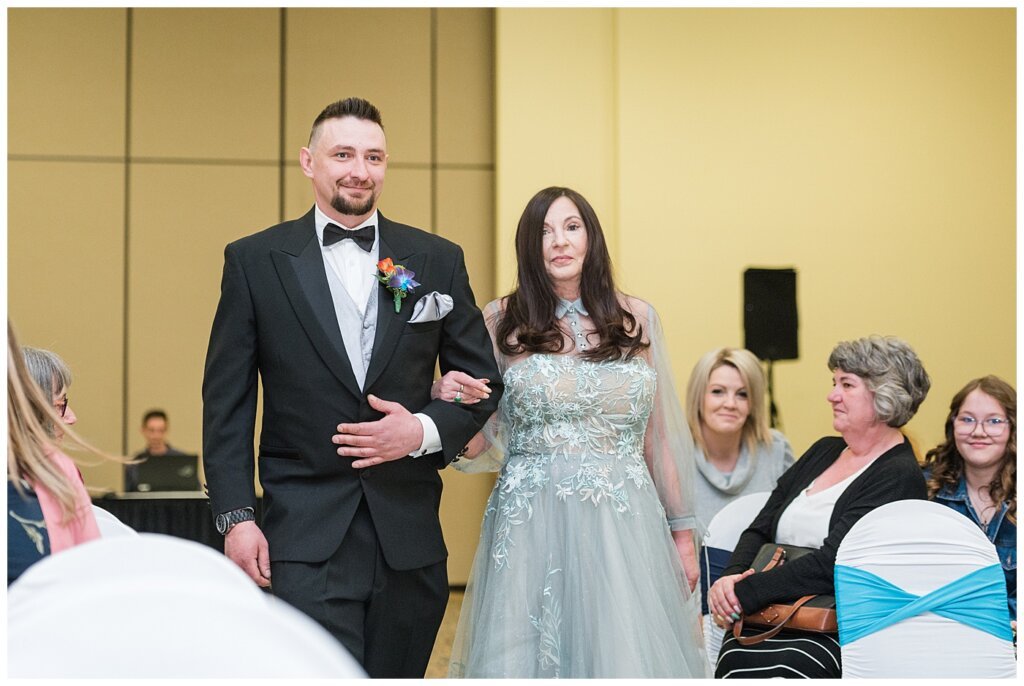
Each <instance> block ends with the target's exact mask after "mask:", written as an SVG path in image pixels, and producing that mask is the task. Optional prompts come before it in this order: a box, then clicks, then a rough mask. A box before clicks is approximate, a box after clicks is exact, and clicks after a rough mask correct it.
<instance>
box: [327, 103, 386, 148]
mask: <svg viewBox="0 0 1024 686" xmlns="http://www.w3.org/2000/svg"><path fill="white" fill-rule="evenodd" d="M342 117H355V118H356V119H365V120H366V121H372V122H373V123H374V124H376V125H377V126H379V127H380V128H381V129H383V128H384V122H383V121H382V120H381V117H380V110H378V109H377V108H376V107H375V106H374V104H373V103H371V102H370V101H369V100H364V99H363V98H345V99H344V100H338V101H337V102H332V103H331V104H330V105H328V106H327V107H325V108H324V109H323V111H322V112H321V113H320V114H318V115H317V116H316V119H314V120H313V127H312V128H311V129H310V130H309V144H312V143H313V139H314V138H316V133H317V131H318V130H319V128H320V125H321V124H322V123H324V122H325V121H327V120H328V119H341V118H342Z"/></svg>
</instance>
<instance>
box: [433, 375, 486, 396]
mask: <svg viewBox="0 0 1024 686" xmlns="http://www.w3.org/2000/svg"><path fill="white" fill-rule="evenodd" d="M488 383H490V379H474V378H473V377H472V376H470V375H469V374H466V373H465V372H460V371H455V370H452V371H450V372H448V373H447V374H445V375H444V376H442V377H441V378H440V379H438V380H437V381H435V382H434V383H433V385H432V386H431V387H430V397H431V398H432V399H434V400H439V399H440V400H445V401H447V402H450V403H451V402H454V403H461V404H463V405H473V404H476V403H478V402H480V401H481V400H484V399H486V398H489V397H490V395H491V387H490V386H488V385H487V384H488Z"/></svg>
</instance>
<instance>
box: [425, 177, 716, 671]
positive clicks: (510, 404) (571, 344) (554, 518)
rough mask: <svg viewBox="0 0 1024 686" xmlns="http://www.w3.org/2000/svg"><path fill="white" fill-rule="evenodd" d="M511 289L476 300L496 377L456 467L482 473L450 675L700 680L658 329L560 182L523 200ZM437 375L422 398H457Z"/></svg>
mask: <svg viewBox="0 0 1024 686" xmlns="http://www.w3.org/2000/svg"><path fill="white" fill-rule="evenodd" d="M516 254H517V258H518V262H519V268H518V284H517V288H516V290H515V291H514V292H513V293H511V294H510V295H508V296H507V297H505V298H502V299H500V300H497V301H494V302H492V303H490V304H489V305H487V306H486V307H485V309H484V316H485V320H486V322H487V325H488V328H489V331H490V333H491V338H492V340H493V341H495V342H496V343H495V354H496V357H497V358H498V363H499V368H500V369H501V372H502V377H503V379H504V382H505V394H504V396H503V398H502V401H501V405H500V409H499V411H498V413H497V414H496V415H495V416H494V417H493V418H492V420H491V422H490V423H489V425H488V428H487V429H486V430H485V432H483V433H481V434H479V435H478V436H477V437H475V438H474V439H473V441H472V442H471V443H470V445H469V446H467V448H466V451H465V458H470V459H462V460H460V461H458V463H457V464H456V465H455V466H456V468H458V469H461V470H462V471H467V472H469V471H484V470H492V471H494V470H500V475H499V477H498V480H497V482H496V484H495V487H494V491H493V492H492V493H491V496H490V499H489V501H488V503H487V507H486V510H485V514H484V521H483V527H482V531H481V534H480V544H479V548H478V550H477V554H476V558H475V561H474V564H473V571H472V574H471V578H470V581H469V584H468V586H467V589H466V595H465V599H464V601H463V606H462V615H461V616H460V618H459V627H458V630H457V634H456V638H455V644H454V646H453V650H452V655H451V667H450V672H449V674H450V676H452V677H470V678H496V677H515V678H532V677H541V678H545V677H550V678H555V677H561V678H587V677H598V678H614V677H632V678H644V677H701V678H706V677H709V676H710V674H709V671H708V669H709V667H708V663H707V659H706V658H705V655H704V648H703V639H702V638H701V633H700V615H699V612H700V599H699V597H698V593H695V591H694V588H695V587H696V583H697V576H698V573H699V570H698V564H697V557H696V551H695V547H694V540H693V529H694V528H695V526H696V523H695V518H694V499H693V484H694V479H695V471H694V467H693V462H692V459H693V457H692V445H693V443H692V440H691V438H690V434H689V431H688V429H687V426H686V421H685V419H684V417H683V415H682V412H681V409H680V407H679V402H678V399H677V395H676V393H675V389H674V388H673V383H672V373H671V370H670V369H669V366H668V360H667V358H666V351H665V349H664V343H663V341H662V338H661V327H660V325H659V322H658V318H657V315H656V314H655V312H654V309H653V308H652V307H651V306H650V305H649V304H648V303H646V302H644V301H642V300H640V299H638V298H633V297H629V296H626V295H623V294H622V293H620V292H618V291H617V290H616V289H615V287H614V283H613V281H612V276H611V264H610V259H609V256H608V250H607V247H606V245H605V241H604V236H603V234H602V232H601V226H600V224H599V222H598V219H597V216H596V215H595V213H594V211H593V209H592V208H591V206H590V204H589V203H588V202H587V201H586V200H585V199H584V198H583V197H582V196H580V195H579V194H578V193H576V192H575V191H572V190H570V189H567V188H547V189H544V190H542V191H540V192H539V193H538V194H537V195H535V196H534V197H533V199H531V200H530V202H529V204H528V205H527V207H526V210H525V211H524V212H523V216H522V218H521V219H520V222H519V228H518V231H517V233H516ZM485 388H486V386H485V385H484V383H482V380H476V379H472V378H471V377H468V376H466V375H465V374H461V373H460V372H449V373H448V374H446V375H445V377H443V378H442V379H440V380H438V381H437V382H435V384H434V388H433V389H432V393H433V395H434V397H440V398H443V399H444V400H449V401H453V402H474V401H475V399H476V398H479V397H480V396H481V394H482V393H484V392H486V390H485Z"/></svg>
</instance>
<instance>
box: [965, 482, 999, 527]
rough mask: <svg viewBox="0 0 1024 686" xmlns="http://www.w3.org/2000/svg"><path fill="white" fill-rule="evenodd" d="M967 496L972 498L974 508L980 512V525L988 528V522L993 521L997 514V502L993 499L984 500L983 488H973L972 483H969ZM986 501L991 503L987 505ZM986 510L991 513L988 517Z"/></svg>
mask: <svg viewBox="0 0 1024 686" xmlns="http://www.w3.org/2000/svg"><path fill="white" fill-rule="evenodd" d="M986 490H987V489H986ZM967 497H968V498H970V500H971V504H972V505H974V510H975V511H976V512H977V513H978V525H979V526H980V527H981V528H982V529H986V528H988V523H989V522H991V521H992V516H993V515H994V514H995V510H996V504H995V503H994V502H992V501H991V500H988V501H986V500H984V499H983V498H982V496H981V489H978V490H973V489H971V486H970V484H968V485H967ZM986 502H988V503H989V504H988V505H986V504H985V503H986ZM986 512H987V513H989V515H988V517H986V516H985V513H986Z"/></svg>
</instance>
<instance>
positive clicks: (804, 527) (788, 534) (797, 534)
mask: <svg viewBox="0 0 1024 686" xmlns="http://www.w3.org/2000/svg"><path fill="white" fill-rule="evenodd" d="M873 462H874V460H872V461H871V462H868V463H867V464H866V465H864V466H863V467H861V468H860V469H858V470H857V471H856V472H854V473H853V474H851V475H850V476H848V477H846V478H845V479H843V480H842V481H840V482H839V483H837V484H833V485H832V486H829V487H828V488H826V489H825V490H824V491H819V492H817V493H815V494H813V495H808V494H807V492H808V491H810V490H811V489H812V488H814V481H812V482H811V484H810V485H809V486H808V487H807V488H806V489H805V490H803V491H801V492H800V494H799V495H797V497H796V498H794V499H793V502H791V503H790V504H789V507H787V508H786V509H785V510H784V511H783V512H782V516H781V517H779V526H778V528H777V529H776V531H775V540H776V541H777V542H778V543H785V544H786V545H799V546H804V547H805V548H820V547H821V545H822V544H823V543H824V542H825V538H826V537H828V528H829V522H830V521H831V520H832V510H833V509H835V506H836V501H837V500H839V496H841V495H842V494H843V492H844V491H846V489H847V487H848V486H849V485H850V484H852V483H853V480H854V479H856V478H857V477H858V476H860V475H861V472H863V471H864V470H865V469H867V468H868V467H870V466H871V464H872V463H873ZM815 481H817V479H815Z"/></svg>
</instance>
